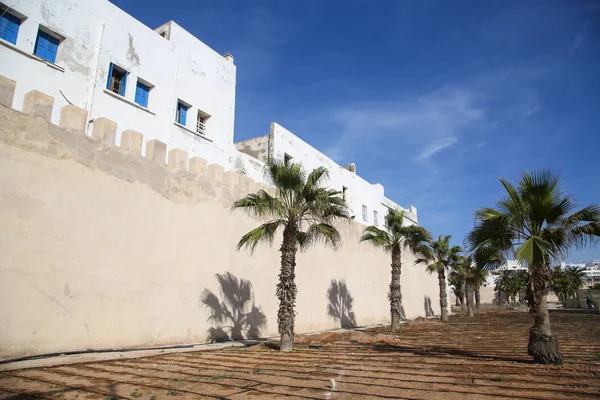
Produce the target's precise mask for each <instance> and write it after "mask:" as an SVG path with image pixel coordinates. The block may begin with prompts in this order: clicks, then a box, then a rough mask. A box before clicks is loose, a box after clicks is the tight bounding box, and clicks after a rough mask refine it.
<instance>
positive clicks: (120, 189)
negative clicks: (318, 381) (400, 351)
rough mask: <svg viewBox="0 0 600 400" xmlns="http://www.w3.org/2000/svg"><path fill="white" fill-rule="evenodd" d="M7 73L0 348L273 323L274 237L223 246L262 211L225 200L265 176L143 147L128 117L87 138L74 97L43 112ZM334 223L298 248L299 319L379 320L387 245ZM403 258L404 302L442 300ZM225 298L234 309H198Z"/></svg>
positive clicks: (303, 322) (1, 100) (46, 349)
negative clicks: (335, 238) (329, 239)
mask: <svg viewBox="0 0 600 400" xmlns="http://www.w3.org/2000/svg"><path fill="white" fill-rule="evenodd" d="M14 86H15V82H13V81H10V80H7V79H4V78H1V77H0V358H1V359H7V358H12V357H18V356H25V355H36V354H45V353H51V352H64V351H72V350H85V349H116V348H128V347H139V346H160V345H172V344H182V343H204V342H207V341H211V340H217V339H222V338H224V337H236V336H237V335H239V334H241V335H242V336H243V337H247V336H263V337H264V336H273V335H276V334H277V320H276V319H277V299H276V297H275V287H276V284H277V277H278V272H279V252H278V246H279V245H278V240H276V243H274V245H273V246H272V247H269V246H267V245H264V246H259V248H257V250H256V252H255V253H254V254H253V255H251V254H249V253H248V252H246V251H236V249H235V245H236V243H237V241H238V240H239V238H240V237H241V236H242V235H243V234H244V233H246V232H248V231H249V230H251V229H253V228H254V227H256V226H257V225H258V224H260V222H261V221H259V220H257V219H255V218H251V217H249V216H247V215H246V214H244V213H243V212H239V211H231V204H232V202H233V200H234V199H237V198H239V197H241V196H244V195H245V194H247V193H249V192H251V191H256V190H258V189H259V188H265V185H264V184H262V183H257V182H255V181H254V180H253V179H251V178H249V177H247V176H242V175H240V174H238V173H236V172H233V171H228V172H224V169H223V167H222V166H220V165H214V164H213V165H210V164H207V162H206V161H205V160H203V159H201V158H197V157H193V158H189V159H188V154H187V153H186V152H185V151H183V150H181V149H177V148H174V149H171V150H169V151H168V154H167V146H166V144H165V143H162V142H160V141H158V140H150V141H148V142H147V145H146V147H145V152H144V154H142V153H141V149H142V145H141V144H142V141H143V132H136V131H133V130H129V127H127V126H122V127H120V128H121V129H122V130H123V131H122V135H121V138H120V142H119V144H118V145H117V144H116V143H115V137H116V135H115V133H116V131H117V128H118V127H117V123H115V122H114V121H111V120H109V119H105V118H96V120H95V122H94V125H93V131H92V132H91V136H86V135H85V134H84V130H85V123H86V120H87V115H86V112H85V110H82V109H80V108H77V107H74V106H71V105H67V106H65V107H62V108H61V110H60V122H59V125H54V124H52V123H49V121H50V116H51V115H52V113H53V105H54V99H53V98H52V97H50V96H47V95H46V94H44V93H41V92H37V91H31V92H28V93H27V94H26V95H25V96H24V104H23V107H22V110H23V112H21V111H16V110H13V109H11V108H10V105H11V104H12V103H13V101H12V100H13V97H12V96H13V93H14ZM167 156H168V157H167ZM167 159H168V162H166V161H165V160H167ZM339 229H340V232H341V233H342V237H343V244H342V246H341V247H340V248H339V249H338V250H337V251H334V250H332V249H328V248H324V247H322V246H316V247H315V248H313V249H310V250H309V251H308V252H306V253H302V254H299V255H298V260H297V271H296V280H297V285H298V299H297V305H296V311H297V317H296V331H297V332H309V331H316V330H323V329H329V328H335V327H339V326H340V324H341V322H340V321H341V320H343V321H349V320H350V321H353V322H354V323H356V324H357V325H364V324H372V323H383V322H386V321H388V320H389V316H388V313H389V311H388V310H389V305H388V299H387V293H388V285H389V279H390V276H389V274H390V272H389V270H390V267H389V264H390V259H389V255H387V254H385V253H383V252H382V251H381V250H379V249H375V248H373V247H372V246H371V245H368V244H360V243H359V238H360V235H361V232H362V229H363V226H361V225H360V224H358V223H355V222H344V223H340V224H339ZM403 261H404V266H403V272H402V284H403V295H404V308H405V312H406V316H407V317H408V318H414V317H417V316H419V315H425V312H426V311H425V308H427V307H428V305H429V304H431V306H432V308H433V311H435V312H436V313H437V312H439V307H438V300H437V299H438V287H437V279H436V277H434V276H431V275H429V274H428V273H426V272H425V269H424V268H422V267H416V266H414V265H413V262H414V258H413V256H412V255H411V254H405V255H404V257H403ZM216 274H221V275H220V280H217V279H216ZM342 289H343V290H342ZM346 290H347V293H348V295H346ZM236 296H237V297H236ZM233 297H236V298H237V299H240V298H241V299H242V300H243V301H241V305H239V306H237V308H236V306H235V305H234V303H236V302H232V301H228V299H231V298H233ZM428 299H429V302H428ZM226 311H227V312H229V313H230V314H232V315H238V316H239V317H236V318H237V319H236V320H228V319H227V318H225V321H224V322H222V323H216V322H214V321H211V320H210V318H209V317H210V316H211V312H213V313H216V312H220V313H222V314H223V313H224V314H227V312H226ZM233 311H236V312H233ZM428 311H429V309H428ZM340 312H341V313H342V314H343V315H339V313H340ZM230 326H234V327H235V328H234V329H233V330H232V329H230ZM236 332H237V333H236Z"/></svg>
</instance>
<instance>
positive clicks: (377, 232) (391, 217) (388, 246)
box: [360, 208, 430, 332]
mask: <svg viewBox="0 0 600 400" xmlns="http://www.w3.org/2000/svg"><path fill="white" fill-rule="evenodd" d="M385 224H386V226H387V230H383V229H379V228H378V227H376V226H373V225H371V226H368V227H367V228H365V231H364V233H363V235H362V237H361V238H360V241H361V242H364V241H367V242H371V243H373V245H375V246H379V247H381V248H383V249H384V250H385V251H388V252H390V253H391V255H392V279H391V281H390V294H389V299H390V313H391V319H392V323H391V327H390V328H391V330H392V331H394V332H395V331H397V330H398V329H400V319H401V318H403V317H404V315H403V311H402V291H401V286H400V274H401V272H402V271H401V270H402V250H404V249H408V250H410V251H413V252H417V251H418V249H419V248H421V247H423V246H424V245H425V243H426V242H427V241H428V240H429V239H430V235H429V232H427V230H426V229H425V228H423V227H420V226H417V225H406V224H405V221H404V211H398V210H392V209H391V208H390V209H388V213H387V215H386V216H385Z"/></svg>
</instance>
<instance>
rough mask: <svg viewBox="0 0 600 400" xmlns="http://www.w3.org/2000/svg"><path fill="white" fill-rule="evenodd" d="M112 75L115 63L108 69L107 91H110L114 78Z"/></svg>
mask: <svg viewBox="0 0 600 400" xmlns="http://www.w3.org/2000/svg"><path fill="white" fill-rule="evenodd" d="M112 74H113V63H110V64H109V67H108V78H107V79H106V89H108V90H110V80H111V78H112Z"/></svg>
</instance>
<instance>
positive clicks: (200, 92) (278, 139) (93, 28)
mask: <svg viewBox="0 0 600 400" xmlns="http://www.w3.org/2000/svg"><path fill="white" fill-rule="evenodd" d="M0 7H1V9H0V14H2V17H0V75H2V76H4V77H6V78H8V79H10V80H13V81H15V82H18V84H17V86H16V90H15V94H14V98H13V104H12V107H13V108H14V109H17V110H18V109H21V105H22V104H23V100H24V96H25V94H26V93H28V92H30V91H31V90H37V91H40V92H43V93H46V94H48V95H50V96H52V97H53V98H54V101H55V104H54V108H53V110H54V111H53V113H52V116H51V121H49V122H52V123H55V124H56V123H57V122H58V121H59V119H60V110H61V107H63V106H65V105H67V104H72V105H74V106H77V107H80V108H83V109H85V110H86V111H87V114H88V123H87V127H86V133H87V134H88V135H90V134H91V132H92V129H93V125H94V121H95V119H97V118H100V117H103V118H108V119H110V120H112V121H115V122H116V123H117V124H118V128H117V133H116V143H117V144H118V143H120V141H121V138H122V132H123V131H125V130H134V131H137V132H141V133H142V134H143V140H144V141H143V143H142V154H143V153H144V151H145V147H146V143H147V142H148V141H149V140H160V141H162V142H164V143H166V144H167V149H173V148H179V149H183V150H185V151H187V153H188V155H189V157H190V158H191V157H201V158H203V159H205V160H207V162H208V163H209V164H218V165H222V166H223V167H224V169H225V170H226V171H227V170H230V171H231V170H234V171H238V172H240V173H243V174H245V175H248V176H249V177H251V178H253V179H255V180H256V181H263V182H264V176H263V171H264V165H265V163H266V162H267V161H268V159H269V157H275V158H278V159H284V158H285V157H290V158H292V159H293V160H294V161H299V162H301V163H302V164H303V166H304V167H305V168H306V169H307V170H311V169H313V168H315V167H317V166H321V165H323V166H325V167H327V168H328V169H329V171H330V174H331V180H330V182H329V185H330V186H331V187H332V188H335V189H337V190H340V191H341V192H342V193H343V195H344V197H345V198H346V200H347V202H348V204H349V206H350V208H351V214H352V215H354V219H355V220H356V221H357V222H361V223H363V224H369V225H370V224H375V225H379V226H383V223H384V216H385V214H386V212H387V209H388V208H394V209H404V208H402V207H400V206H398V205H397V204H396V203H394V202H393V201H391V200H390V199H387V198H386V197H385V196H384V188H383V186H382V185H380V184H371V183H369V182H367V181H365V180H364V179H362V178H361V177H360V176H358V175H357V174H356V167H355V166H354V165H353V164H351V165H349V166H340V165H338V164H336V163H335V162H334V161H333V160H331V159H330V158H328V157H327V156H325V155H324V154H322V153H321V152H319V151H318V150H316V149H314V148H313V147H312V146H310V145H309V144H308V143H306V142H304V141H303V140H302V139H300V138H299V137H297V136H296V135H294V134H293V133H291V132H290V131H288V130H286V129H285V128H283V127H282V126H280V125H278V124H276V123H272V124H271V129H270V132H269V134H268V135H265V136H261V137H257V138H254V139H250V140H244V141H241V142H239V143H234V117H235V88H236V66H235V65H234V62H233V61H234V60H233V56H231V55H229V54H225V55H220V54H219V53H217V52H215V51H214V50H212V49H211V48H209V47H208V46H207V45H205V44H204V43H202V42H201V41H200V40H198V39H197V38H195V37H194V36H193V35H192V34H190V33H189V32H187V31H186V30H185V29H183V28H182V27H181V26H179V25H177V24H176V23H175V22H173V21H170V22H167V23H165V24H164V25H162V26H159V27H158V28H156V29H152V28H149V27H147V26H145V25H144V24H142V23H141V22H139V21H137V20H136V19H135V18H133V17H132V16H130V15H128V14H127V13H125V12H124V11H122V10H120V9H119V8H118V7H116V6H115V5H113V4H112V3H110V2H108V1H106V0H95V1H93V2H85V5H84V4H83V3H81V2H80V1H77V0H28V1H21V2H18V3H17V4H16V5H14V6H13V8H9V7H7V4H2V3H0ZM266 183H268V182H266ZM406 215H407V219H408V221H409V223H415V224H416V223H417V222H418V221H417V210H416V208H415V207H412V206H411V207H409V208H407V209H406Z"/></svg>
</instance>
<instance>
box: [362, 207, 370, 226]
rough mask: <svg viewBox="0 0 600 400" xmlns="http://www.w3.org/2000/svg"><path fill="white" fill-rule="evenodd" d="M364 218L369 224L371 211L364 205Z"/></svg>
mask: <svg viewBox="0 0 600 400" xmlns="http://www.w3.org/2000/svg"><path fill="white" fill-rule="evenodd" d="M362 217H363V221H365V222H368V221H369V210H368V209H367V206H366V205H364V204H363V205H362Z"/></svg>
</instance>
